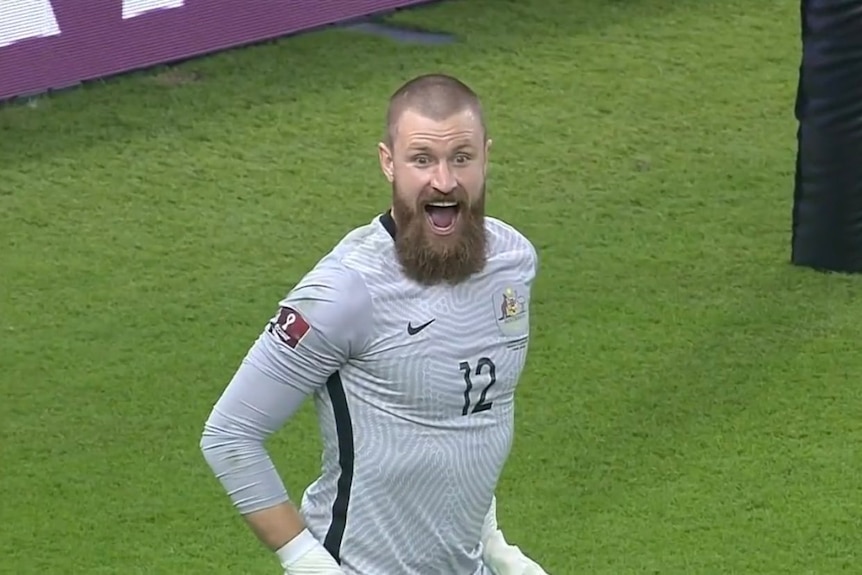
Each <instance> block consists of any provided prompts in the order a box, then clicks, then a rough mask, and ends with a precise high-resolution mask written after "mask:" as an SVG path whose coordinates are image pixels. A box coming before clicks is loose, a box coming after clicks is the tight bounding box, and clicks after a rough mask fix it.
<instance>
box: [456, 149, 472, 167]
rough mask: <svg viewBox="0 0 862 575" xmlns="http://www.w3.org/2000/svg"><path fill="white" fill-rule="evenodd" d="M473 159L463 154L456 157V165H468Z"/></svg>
mask: <svg viewBox="0 0 862 575" xmlns="http://www.w3.org/2000/svg"><path fill="white" fill-rule="evenodd" d="M471 159H472V158H471V156H470V154H466V153H463V152H462V153H460V154H458V155H457V156H455V163H456V164H466V163H467V162H469V161H470V160H471Z"/></svg>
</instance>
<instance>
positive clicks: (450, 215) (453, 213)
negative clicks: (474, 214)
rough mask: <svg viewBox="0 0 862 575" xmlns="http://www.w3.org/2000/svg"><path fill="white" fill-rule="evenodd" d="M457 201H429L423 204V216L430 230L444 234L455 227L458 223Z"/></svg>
mask: <svg viewBox="0 0 862 575" xmlns="http://www.w3.org/2000/svg"><path fill="white" fill-rule="evenodd" d="M459 209H460V207H459V205H458V202H431V203H428V204H425V217H426V218H427V219H428V224H429V225H430V226H431V230H432V231H433V232H434V233H435V234H438V235H441V236H443V235H446V234H449V233H451V232H452V231H453V230H454V229H455V225H456V224H457V223H458V212H459Z"/></svg>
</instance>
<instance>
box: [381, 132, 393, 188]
mask: <svg viewBox="0 0 862 575" xmlns="http://www.w3.org/2000/svg"><path fill="white" fill-rule="evenodd" d="M377 157H378V158H379V160H380V170H381V171H382V172H383V175H384V176H386V179H387V180H389V183H390V184H391V183H392V181H393V180H394V179H395V166H394V162H393V159H392V151H391V150H390V149H389V147H388V146H387V145H386V144H384V143H383V142H380V143H379V144H377Z"/></svg>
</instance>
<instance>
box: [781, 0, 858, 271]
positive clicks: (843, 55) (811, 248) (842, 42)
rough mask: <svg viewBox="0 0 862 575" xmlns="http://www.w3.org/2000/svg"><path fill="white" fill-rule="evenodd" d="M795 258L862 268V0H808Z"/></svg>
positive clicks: (799, 103)
mask: <svg viewBox="0 0 862 575" xmlns="http://www.w3.org/2000/svg"><path fill="white" fill-rule="evenodd" d="M801 15H802V65H801V67H800V70H799V86H798V91H797V99H796V119H797V120H798V122H799V129H798V133H797V150H798V151H797V157H796V181H795V190H794V202H793V240H792V256H791V259H792V262H793V263H794V264H796V265H800V266H807V267H811V268H814V269H818V270H821V271H834V272H855V273H858V272H862V0H802V6H801Z"/></svg>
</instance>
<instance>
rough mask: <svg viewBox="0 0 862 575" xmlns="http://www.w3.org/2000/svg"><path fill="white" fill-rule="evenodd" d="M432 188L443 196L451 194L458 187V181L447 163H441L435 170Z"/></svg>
mask: <svg viewBox="0 0 862 575" xmlns="http://www.w3.org/2000/svg"><path fill="white" fill-rule="evenodd" d="M431 186H432V187H433V188H434V189H435V190H436V191H438V192H440V193H442V194H449V193H451V192H452V191H453V190H455V188H457V187H458V181H457V180H456V179H455V175H454V174H453V173H452V170H451V169H449V165H448V164H447V163H446V162H439V163H438V164H437V167H436V169H435V170H434V176H433V178H432V180H431Z"/></svg>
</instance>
